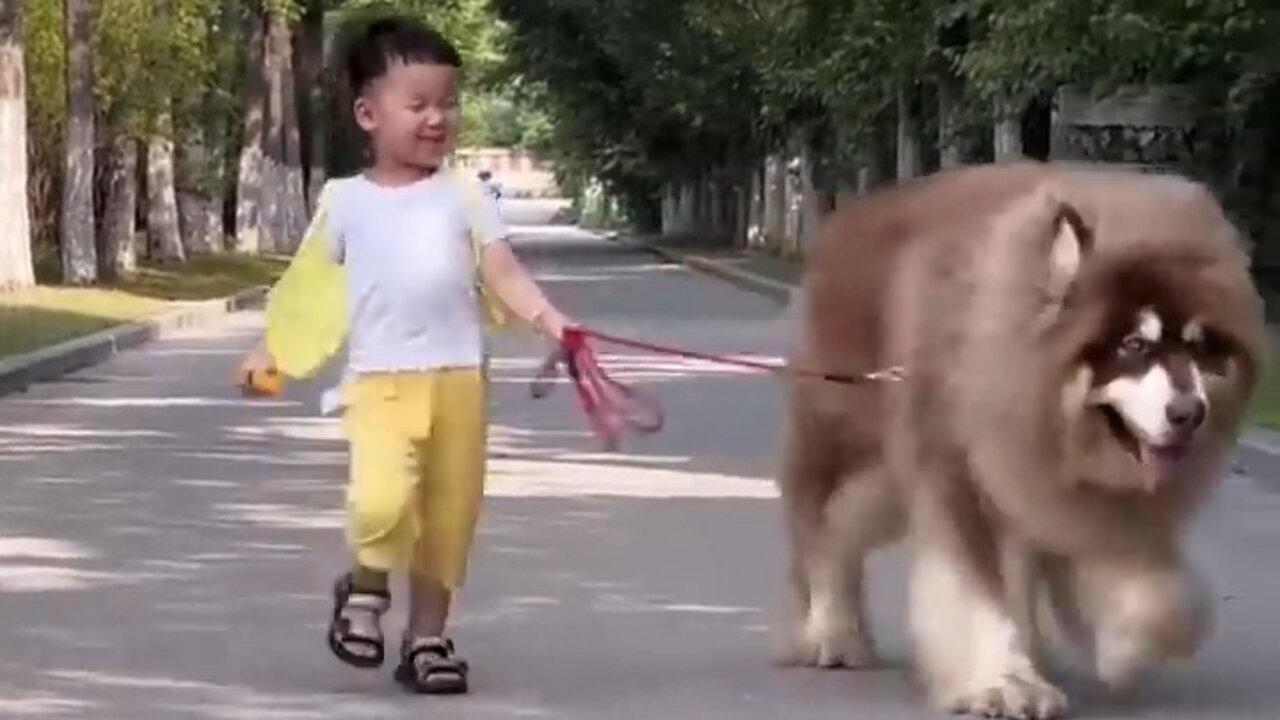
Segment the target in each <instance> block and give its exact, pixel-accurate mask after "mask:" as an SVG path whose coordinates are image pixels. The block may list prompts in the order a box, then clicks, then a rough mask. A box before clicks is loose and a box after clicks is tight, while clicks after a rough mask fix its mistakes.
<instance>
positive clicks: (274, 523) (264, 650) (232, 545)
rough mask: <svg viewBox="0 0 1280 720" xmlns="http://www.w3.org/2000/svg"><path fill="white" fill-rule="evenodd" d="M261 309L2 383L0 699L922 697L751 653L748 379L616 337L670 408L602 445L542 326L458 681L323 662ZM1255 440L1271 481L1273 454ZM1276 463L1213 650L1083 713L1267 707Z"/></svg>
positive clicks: (823, 713) (763, 481)
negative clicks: (465, 671)
mask: <svg viewBox="0 0 1280 720" xmlns="http://www.w3.org/2000/svg"><path fill="white" fill-rule="evenodd" d="M540 208H541V209H540ZM546 208H547V206H546V205H543V206H536V205H527V204H526V205H513V210H512V215H513V217H517V218H519V219H523V220H526V221H528V220H537V219H539V218H544V219H545V217H546V214H547V211H546ZM520 245H521V248H522V252H523V253H524V254H525V255H526V256H527V257H528V258H529V260H530V261H531V262H532V263H533V264H534V265H535V267H536V269H537V271H538V273H539V275H540V276H541V278H542V280H543V282H544V283H546V285H547V287H549V289H550V291H551V292H552V293H553V294H554V296H555V297H556V298H558V299H559V300H560V301H561V302H562V303H563V304H564V305H565V306H566V307H567V308H568V309H569V310H570V311H571V312H572V313H573V314H575V315H577V316H579V317H581V318H584V319H586V320H588V321H590V322H592V323H595V324H599V325H600V326H603V327H607V328H609V329H611V330H614V331H617V332H621V333H634V334H638V335H642V336H649V337H653V338H657V339H661V340H664V341H668V342H675V343H687V344H689V345H692V346H695V347H699V348H706V349H711V350H722V351H748V352H754V353H759V354H761V355H764V356H770V355H773V354H776V352H777V346H776V338H777V337H778V335H779V330H780V328H779V327H778V315H779V310H778V308H777V307H776V306H774V305H772V304H771V303H770V302H768V301H766V300H764V299H761V298H759V297H756V296H753V295H750V294H747V293H745V292H743V291H741V290H737V289H735V288H733V287H730V286H727V285H723V284H720V283H718V282H717V281H715V280H711V279H707V278H704V277H700V276H697V275H694V274H691V273H688V272H686V271H684V270H681V269H679V268H674V267H671V266H666V265H662V264H658V263H657V262H656V261H654V260H653V259H651V258H650V257H648V256H646V255H642V254H638V253H635V252H633V251H629V250H625V249H622V248H620V247H617V246H613V245H609V244H607V243H604V242H602V241H600V240H597V239H594V238H593V237H591V236H590V235H587V234H585V233H580V232H576V231H572V230H567V229H564V228H552V227H540V228H539V227H531V228H525V229H524V231H523V232H522V234H521V240H520ZM259 320H260V318H259V317H257V316H256V315H254V314H244V315H241V316H236V317H235V318H233V319H232V320H231V321H229V322H228V323H227V324H226V325H225V326H224V327H220V328H218V329H216V330H208V331H203V332H198V333H191V334H188V335H185V336H182V337H178V338H174V339H171V340H167V341H165V342H162V343H158V344H155V345H152V346H150V347H147V348H144V349H141V350H139V351H135V352H130V353H127V354H124V355H122V356H120V357H119V358H118V359H117V360H115V361H113V362H111V363H109V364H106V365H102V366H99V367H97V368H94V369H91V370H89V371H86V372H83V373H80V374H79V375H76V376H74V377H71V378H68V379H66V380H65V381H63V382H59V383H54V384H49V385H44V386H40V387H37V388H34V389H32V390H31V391H30V392H29V393H27V394H26V395H22V396H12V397H9V398H6V399H3V400H0V493H2V494H0V718H25V717H57V718H93V719H94V720H158V719H162V718H164V719H167V718H174V719H175V720H183V719H196V718H200V719H215V720H259V719H261V720H329V719H333V720H339V719H342V720H346V719H348V718H377V719H383V718H386V719H395V718H416V717H438V718H468V719H469V718H485V719H500V718H543V717H545V718H573V719H584V720H585V719H595V718H604V717H606V716H613V717H617V718H620V719H626V718H637V719H639V718H682V719H686V718H690V719H691V718H734V720H744V719H747V718H761V719H763V718H779V717H789V716H798V717H805V718H818V719H826V718H830V719H835V718H840V719H842V720H846V719H847V718H855V717H865V718H878V719H879V718H890V719H900V720H901V719H907V718H928V717H933V716H932V715H931V714H930V713H928V712H925V711H924V710H923V709H921V707H920V706H919V705H918V704H917V703H915V702H914V701H911V700H910V699H909V695H908V688H907V686H906V684H905V683H904V681H903V679H902V677H901V676H900V675H899V674H898V673H897V672H895V671H892V670H888V671H877V672H870V673H863V674H852V673H844V672H818V671H814V672H799V671H778V670H774V669H771V668H770V667H769V666H768V664H767V663H766V661H765V657H766V654H765V646H766V636H765V629H766V626H767V624H768V621H769V618H770V617H771V612H772V609H773V607H774V604H775V601H776V599H777V597H778V589H777V581H778V578H779V575H780V567H781V560H782V546H781V542H780V533H779V527H778V518H777V512H776V508H775V503H774V499H773V498H774V491H773V487H772V484H771V481H770V476H771V471H772V465H771V462H772V460H771V458H772V456H773V454H774V450H775V447H776V443H775V439H774V431H775V423H776V415H777V409H778V403H779V400H780V397H779V392H778V388H777V387H776V386H775V385H774V384H772V382H771V381H770V380H769V379H768V378H762V377H758V376H751V375H743V374H741V373H737V372H730V371H725V370H724V369H721V368H712V367H707V366H704V365H700V364H697V363H689V362H673V361H670V360H665V359H657V358H652V357H643V356H635V355H630V354H626V353H623V354H615V355H611V356H609V357H608V358H607V360H608V362H609V364H610V365H611V367H613V368H615V370H616V372H617V374H618V375H619V376H620V377H624V378H627V379H630V380H632V381H637V382H644V383H647V384H648V386H649V387H651V388H652V389H653V390H654V391H655V392H657V393H659V395H660V397H661V399H662V400H663V402H664V403H665V405H666V407H667V409H668V411H669V416H670V417H669V426H668V427H667V429H666V431H665V432H664V433H663V434H661V435H659V436H656V437H652V438H648V439H644V440H641V441H638V442H632V443H631V444H630V445H629V446H628V447H627V448H626V452H625V453H623V454H617V455H606V454H603V453H601V452H600V451H599V450H598V448H597V447H596V445H595V443H594V441H593V440H592V438H591V437H590V436H588V435H587V434H586V433H585V432H584V424H583V422H582V419H581V418H580V417H579V416H578V415H577V414H576V412H575V410H574V408H573V406H572V405H571V402H570V398H569V396H568V394H567V393H558V394H556V395H554V396H553V397H552V398H550V399H547V400H543V401H540V402H533V401H531V400H529V399H528V398H527V396H526V387H525V384H524V382H525V380H526V378H527V376H528V373H529V370H530V368H531V366H533V365H534V364H535V363H536V362H537V361H538V360H539V358H540V356H541V350H542V349H541V348H540V347H539V346H538V345H537V344H536V343H535V342H533V341H531V340H528V339H524V338H516V339H505V340H503V341H502V342H501V343H499V347H498V348H497V349H498V351H499V352H498V360H497V362H496V373H495V374H496V382H495V400H494V402H495V426H494V432H493V442H492V451H493V458H494V459H493V464H492V476H491V485H490V487H491V491H490V496H491V497H490V501H489V505H488V510H487V513H486V515H485V518H484V523H483V527H482V532H481V538H480V544H479V549H478V556H477V559H476V561H475V565H474V574H473V576H472V582H471V584H470V585H469V586H468V587H467V589H466V592H465V595H464V596H463V598H462V601H461V606H460V609H459V616H458V622H457V626H456V629H455V630H456V634H457V636H458V639H459V641H460V643H461V644H462V646H463V647H464V648H465V650H466V652H467V654H468V655H469V656H470V658H471V659H472V661H473V663H474V665H475V668H476V673H475V679H474V693H473V694H472V695H471V696H469V697H466V698H457V699H439V698H414V697H407V696H403V695H401V694H400V693H399V692H398V691H397V690H396V689H395V687H394V685H393V684H392V683H391V682H390V677H389V672H388V671H380V672H362V671H356V670H352V669H348V668H347V667H345V666H343V665H341V664H339V663H338V662H337V661H336V660H334V659H333V658H331V657H330V656H329V654H328V651H327V649H326V648H325V645H324V641H323V639H322V634H323V629H324V623H325V616H326V613H327V612H328V610H329V606H328V601H327V599H326V597H325V591H326V590H327V587H328V584H329V582H330V580H331V578H332V577H333V575H334V573H335V572H336V571H337V570H338V569H339V568H340V567H341V566H342V565H343V552H342V547H341V533H340V530H339V528H340V523H341V515H340V512H339V508H340V504H341V486H342V481H343V475H344V465H343V463H344V456H343V449H342V445H341V443H340V441H339V438H338V435H337V433H336V429H335V428H334V426H333V423H332V422H331V421H329V420H326V419H323V418H320V417H318V415H317V412H316V399H317V394H318V391H319V389H320V388H319V387H318V386H317V385H315V384H311V385H297V386H293V387H291V388H289V391H288V393H287V395H286V397H285V398H283V399H282V400H280V401H277V402H247V401H244V400H241V399H240V398H238V397H237V396H236V395H235V394H233V393H232V392H230V391H229V389H228V387H227V382H226V377H227V370H228V368H229V367H230V366H231V364H232V363H233V362H234V361H235V360H236V358H237V355H238V353H240V352H241V351H242V350H243V349H244V348H246V347H247V346H248V345H249V344H250V343H251V341H252V338H253V336H254V333H255V332H256V330H257V328H258V323H259ZM1246 461H1247V463H1248V470H1249V472H1250V473H1252V474H1253V475H1254V476H1258V477H1266V476H1267V474H1268V473H1269V477H1270V478H1276V477H1280V472H1277V470H1280V467H1278V466H1277V465H1276V463H1275V461H1274V460H1273V459H1271V458H1270V457H1269V456H1265V455H1256V454H1255V455H1254V456H1252V457H1249V458H1246ZM1268 487H1270V488H1271V489H1268ZM1275 487H1277V485H1276V484H1275V481H1274V480H1259V479H1254V478H1253V477H1246V476H1243V475H1235V476H1232V477H1231V478H1230V479H1229V480H1228V482H1227V484H1226V487H1225V492H1224V493H1223V494H1222V496H1221V501H1220V502H1219V503H1218V504H1217V505H1216V506H1215V507H1214V508H1212V509H1211V511H1210V512H1209V513H1208V514H1207V516H1206V517H1205V522H1204V523H1203V524H1202V526H1201V528H1200V530H1199V534H1198V535H1197V538H1196V550H1197V552H1198V554H1199V555H1201V556H1203V557H1204V558H1206V560H1207V562H1208V565H1209V567H1210V568H1211V569H1212V572H1213V575H1214V576H1215V577H1216V579H1217V582H1218V587H1219V590H1220V592H1221V596H1222V602H1221V604H1220V607H1219V612H1220V616H1221V621H1220V628H1219V631H1218V633H1217V635H1216V636H1215V637H1214V640H1213V642H1212V644H1211V645H1210V646H1209V647H1208V648H1207V649H1206V651H1205V652H1204V654H1203V655H1202V656H1201V657H1200V658H1199V659H1198V660H1197V661H1196V662H1195V663H1193V664H1191V665H1189V666H1186V667H1180V668H1176V669H1174V670H1172V671H1170V672H1168V673H1166V674H1164V675H1163V676H1161V677H1160V678H1158V679H1157V680H1155V681H1154V682H1153V683H1151V684H1150V685H1148V686H1147V687H1146V688H1145V689H1144V691H1143V697H1142V703H1141V704H1140V705H1138V706H1136V707H1135V706H1121V707H1117V706H1115V705H1113V704H1107V703H1101V702H1098V700H1097V699H1096V697H1095V696H1094V695H1093V694H1092V693H1089V692H1088V691H1087V690H1086V691H1085V695H1084V696H1083V697H1084V698H1085V702H1086V707H1085V708H1084V710H1085V714H1086V716H1092V717H1107V718H1117V717H1131V716H1141V717H1151V718H1275V717H1277V716H1280V683H1277V682H1276V678H1277V677H1280V674H1278V673H1280V624H1277V622H1276V619H1277V616H1276V608H1277V606H1280V583H1278V582H1277V580H1276V578H1277V573H1276V570H1275V567H1276V562H1275V557H1276V552H1275V551H1276V549H1277V547H1280V523H1277V521H1276V519H1277V518H1280V493H1276V492H1274V491H1273V490H1274V488H1275ZM873 570H874V575H875V579H876V580H879V581H881V584H880V585H879V586H878V587H877V590H876V594H875V597H874V601H875V605H874V610H873V616H874V620H875V621H876V622H877V623H878V624H879V625H880V626H881V628H882V630H881V635H882V637H883V640H884V643H885V645H886V646H887V647H886V650H887V651H888V652H889V653H890V655H891V656H893V657H899V658H900V657H901V656H902V654H903V645H902V636H901V633H900V632H899V631H898V630H897V622H898V620H899V619H900V613H899V612H898V608H899V607H900V605H901V595H902V575H901V572H900V570H901V562H900V556H899V555H897V554H889V555H886V556H885V557H884V558H882V559H881V560H880V561H879V562H878V563H877V564H876V565H875V566H874V568H873ZM402 612H403V603H402V602H401V603H398V605H397V608H396V610H395V616H394V618H393V620H392V624H391V626H390V628H389V629H390V630H391V631H392V633H396V632H398V630H399V627H400V625H401V615H400V613H402Z"/></svg>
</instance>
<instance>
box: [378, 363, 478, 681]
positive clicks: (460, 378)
mask: <svg viewBox="0 0 1280 720" xmlns="http://www.w3.org/2000/svg"><path fill="white" fill-rule="evenodd" d="M433 404H434V407H435V411H436V412H435V413H434V422H433V423H432V433H431V437H430V438H429V439H428V440H427V441H426V442H425V443H424V444H423V445H422V446H421V449H422V455H421V459H422V477H421V479H420V481H419V485H418V489H419V493H418V499H419V502H418V503H417V505H416V508H417V511H418V512H419V513H420V514H419V522H418V527H419V534H418V541H417V544H416V545H415V548H414V558H413V563H412V569H411V572H410V583H411V590H412V592H411V597H410V608H409V629H408V632H407V634H406V638H405V645H404V649H403V654H404V656H405V657H404V658H403V660H402V665H401V669H400V671H399V672H398V673H397V676H398V677H399V678H400V679H401V682H403V683H405V684H406V686H408V687H410V688H411V689H414V690H416V691H419V692H463V691H465V690H466V673H467V665H466V663H465V662H464V661H462V660H461V659H459V658H458V657H457V655H456V654H455V652H454V648H453V643H452V642H451V641H450V640H448V639H447V638H446V637H445V629H446V626H447V623H448V616H449V610H450V605H451V603H452V600H453V592H454V590H455V589H456V588H458V587H459V586H461V585H462V583H463V580H464V579H465V576H466V571H467V559H468V555H469V554H470V551H471V546H472V542H473V540H474V537H475V529H476V524H477V522H478V520H479V516H480V508H481V502H482V500H483V496H484V463H485V396H484V381H483V376H482V375H481V373H480V372H479V371H478V370H446V371H441V372H439V373H437V375H436V393H435V397H434V403H433Z"/></svg>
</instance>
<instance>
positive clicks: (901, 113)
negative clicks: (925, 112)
mask: <svg viewBox="0 0 1280 720" xmlns="http://www.w3.org/2000/svg"><path fill="white" fill-rule="evenodd" d="M913 94H914V93H913V92H912V91H911V90H899V91H898V174H897V177H898V179H899V180H906V179H908V178H913V177H916V176H917V175H919V174H920V170H921V157H920V151H921V145H922V143H921V142H920V119H919V118H918V117H917V115H916V108H915V103H914V102H913Z"/></svg>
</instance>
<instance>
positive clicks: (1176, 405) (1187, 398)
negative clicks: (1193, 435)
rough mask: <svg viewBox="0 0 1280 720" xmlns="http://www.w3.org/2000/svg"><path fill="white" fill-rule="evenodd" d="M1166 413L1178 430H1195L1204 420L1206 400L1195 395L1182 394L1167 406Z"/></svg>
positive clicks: (1170, 422)
mask: <svg viewBox="0 0 1280 720" xmlns="http://www.w3.org/2000/svg"><path fill="white" fill-rule="evenodd" d="M1164 414H1165V417H1167V418H1168V419H1169V424H1170V425H1172V426H1173V427H1175V428H1177V429H1178V430H1183V431H1187V430H1194V429H1196V428H1197V427H1199V426H1200V423H1202V422H1204V401H1203V400H1201V399H1200V398H1198V397H1196V396H1195V395H1182V396H1179V397H1176V398H1174V399H1173V400H1172V401H1171V402H1170V403H1169V405H1168V406H1166V407H1165V409H1164Z"/></svg>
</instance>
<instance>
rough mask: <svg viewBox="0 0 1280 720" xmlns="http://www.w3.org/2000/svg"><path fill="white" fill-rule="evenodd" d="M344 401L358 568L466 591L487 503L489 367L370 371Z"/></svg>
mask: <svg viewBox="0 0 1280 720" xmlns="http://www.w3.org/2000/svg"><path fill="white" fill-rule="evenodd" d="M342 395H343V404H344V405H345V407H346V410H345V414H344V417H343V427H344V429H345V431H346V435H347V440H348V443H349V445H350V454H351V457H350V479H349V482H348V485H347V541H348V544H349V546H350V548H351V550H352V552H353V553H354V555H355V559H356V562H357V563H359V564H360V565H361V566H362V567H365V568H368V569H371V570H382V571H388V572H389V571H392V570H400V569H407V570H409V571H410V572H411V573H413V574H415V575H418V576H427V577H430V578H433V579H436V580H438V581H439V582H441V583H442V584H443V585H444V586H445V587H448V588H456V587H459V586H461V585H462V582H463V580H464V578H465V576H466V571H467V557H468V555H469V554H470V551H471V545H472V542H473V540H474V537H475V529H476V524H477V522H478V520H479V518H480V506H481V503H482V500H483V497H484V472H485V436H486V419H485V403H486V400H485V382H484V376H483V373H482V371H481V369H480V368H456V369H452V368H451V369H443V370H434V371H428V372H406V373H385V374H384V373H372V374H362V375H357V376H355V377H354V378H351V379H349V380H347V382H346V384H345V385H344V386H343V388H342Z"/></svg>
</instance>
